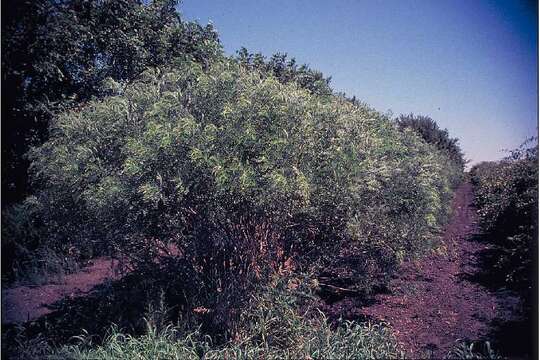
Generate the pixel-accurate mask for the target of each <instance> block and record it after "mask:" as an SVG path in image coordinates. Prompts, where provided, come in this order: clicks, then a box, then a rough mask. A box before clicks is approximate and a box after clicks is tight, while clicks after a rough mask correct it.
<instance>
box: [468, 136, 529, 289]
mask: <svg viewBox="0 0 540 360" xmlns="http://www.w3.org/2000/svg"><path fill="white" fill-rule="evenodd" d="M470 176H471V181H472V183H473V185H474V189H475V202H476V205H477V207H478V214H479V216H480V222H481V226H482V229H483V231H484V232H485V234H486V237H487V238H488V239H490V241H492V242H493V243H494V244H496V245H498V246H499V249H500V250H502V253H501V254H500V256H499V259H498V261H497V264H496V265H497V267H498V268H499V270H500V271H502V273H503V274H504V276H505V281H506V285H507V286H508V287H510V288H512V289H516V290H519V291H525V293H527V292H528V291H530V289H531V287H532V269H533V258H534V253H535V252H534V251H533V250H534V249H535V248H536V246H537V244H536V240H537V237H538V146H537V145H536V146H530V145H529V143H525V144H524V145H523V146H522V147H520V148H519V149H517V150H514V151H512V152H511V154H510V156H508V157H507V158H505V159H504V160H502V161H498V162H484V163H480V164H478V165H476V166H474V167H473V168H472V169H471V171H470ZM526 299H528V296H526Z"/></svg>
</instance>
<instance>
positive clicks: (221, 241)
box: [24, 60, 457, 326]
mask: <svg viewBox="0 0 540 360" xmlns="http://www.w3.org/2000/svg"><path fill="white" fill-rule="evenodd" d="M112 85H114V84H112ZM113 87H114V88H115V89H116V90H115V92H116V95H112V96H110V97H108V98H106V99H104V100H102V101H93V102H90V103H88V104H87V105H85V106H83V107H81V108H80V109H77V110H72V111H67V112H65V113H63V114H61V115H59V116H58V117H57V118H55V120H54V122H53V124H52V126H51V129H50V140H49V141H47V142H46V143H45V144H44V145H42V146H40V147H37V148H35V149H34V150H33V151H32V152H31V154H30V159H31V160H32V166H31V171H32V174H33V179H34V183H35V185H36V187H38V188H40V189H41V190H40V191H39V192H38V193H37V194H36V196H35V197H32V198H29V199H28V200H27V201H26V202H25V205H24V206H26V207H29V208H31V209H33V210H31V214H33V215H32V216H33V217H34V220H33V221H34V222H35V223H40V224H43V225H44V226H42V227H41V229H43V233H42V234H40V237H39V238H40V239H41V240H40V241H42V242H44V243H46V244H47V246H49V247H51V248H54V249H60V250H61V251H62V249H66V248H71V247H73V248H76V249H79V250H80V251H81V252H86V253H92V254H100V253H104V252H108V253H115V254H117V255H118V256H121V257H123V258H129V259H130V263H131V264H132V265H134V266H135V267H137V268H139V269H144V268H148V269H149V268H151V267H152V266H153V263H154V262H155V261H156V259H157V258H158V257H159V256H160V254H161V253H163V252H167V250H170V249H175V251H176V253H177V254H181V256H182V257H183V258H184V259H185V260H186V261H187V262H188V263H189V266H190V267H191V269H192V270H190V271H191V272H192V273H196V274H198V275H197V276H196V278H197V279H198V281H200V284H201V287H202V288H204V289H205V291H206V293H207V294H208V298H209V299H210V298H214V299H215V301H213V302H212V304H213V306H218V304H221V305H219V306H222V305H223V304H228V305H226V307H229V308H235V307H236V306H237V305H238V302H239V301H241V299H243V298H244V297H245V294H247V293H249V291H250V289H251V288H252V287H253V285H254V284H256V283H258V282H262V283H264V282H265V281H266V279H267V278H268V276H269V275H270V274H272V273H274V272H276V271H279V270H280V269H283V268H284V267H287V266H289V267H294V266H296V267H301V268H306V269H311V270H314V271H318V272H319V273H320V274H326V275H329V274H330V275H332V277H335V276H337V277H338V280H336V281H338V282H348V283H350V284H352V285H351V286H353V287H354V288H356V290H357V291H359V292H368V291H371V290H372V289H373V288H374V287H375V286H380V285H382V284H384V283H385V281H386V280H387V279H388V277H389V276H390V275H391V274H392V271H393V270H394V269H395V268H396V266H397V265H398V264H399V263H400V262H401V261H403V260H404V259H406V258H409V257H414V256H417V255H419V254H421V253H422V252H423V251H425V250H426V249H428V248H430V246H431V245H432V242H433V241H434V235H436V233H437V232H438V230H439V229H440V226H441V225H442V224H443V223H444V221H445V218H446V216H447V215H448V210H449V208H448V204H449V199H450V196H451V193H452V190H451V186H452V184H451V179H453V178H454V177H455V176H457V175H456V174H455V171H456V169H455V168H452V167H450V168H448V167H447V157H446V154H444V153H441V152H440V151H438V150H437V149H436V148H435V147H434V146H432V145H430V144H427V143H425V142H424V141H423V140H422V139H420V138H419V137H418V136H417V135H416V134H415V133H414V132H412V131H399V130H397V129H396V128H395V127H394V125H393V123H392V122H391V121H389V120H388V119H387V118H386V117H384V116H383V115H381V114H379V113H377V112H376V111H374V110H372V109H370V108H368V107H366V106H363V105H355V104H352V103H351V102H350V101H347V100H346V99H343V98H340V97H334V96H317V95H313V94H310V93H309V92H308V91H306V90H304V89H302V88H300V87H299V86H298V85H297V84H296V83H295V82H292V83H287V84H282V83H280V82H279V81H277V80H276V79H275V78H274V77H272V76H269V77H265V78H262V79H261V76H260V73H258V72H254V71H251V70H249V69H246V68H245V67H243V66H242V65H239V64H237V63H236V62H234V61H230V60H223V61H221V62H216V63H214V64H212V65H211V66H210V67H209V68H208V69H206V70H203V68H202V66H201V65H198V64H196V63H193V62H182V63H179V64H178V66H176V67H175V68H174V69H171V70H169V71H166V72H162V71H158V70H148V71H147V72H146V73H145V74H144V75H143V76H142V78H141V79H140V80H138V81H136V82H133V83H131V84H128V85H125V86H113ZM83 250H84V251H83ZM287 264H289V265H287ZM219 313H221V312H219ZM224 318H227V316H225V317H224ZM216 326H218V324H216Z"/></svg>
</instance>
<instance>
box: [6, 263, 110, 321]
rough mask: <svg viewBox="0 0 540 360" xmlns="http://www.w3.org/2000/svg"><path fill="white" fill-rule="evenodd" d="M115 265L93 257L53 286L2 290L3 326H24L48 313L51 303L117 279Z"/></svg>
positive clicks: (79, 294) (84, 292) (50, 284)
mask: <svg viewBox="0 0 540 360" xmlns="http://www.w3.org/2000/svg"><path fill="white" fill-rule="evenodd" d="M117 265H118V262H117V261H116V260H112V259H110V258H105V257H102V258H96V259H93V260H92V261H91V262H90V263H89V264H88V266H86V267H85V268H83V269H82V270H81V271H79V272H77V273H74V274H69V275H65V276H63V277H61V278H60V279H59V281H57V282H56V283H49V284H46V285H40V286H18V287H14V288H11V289H2V324H13V323H24V322H27V321H32V320H35V319H37V318H40V317H41V316H43V315H46V314H49V313H51V312H52V311H53V309H52V308H51V305H52V304H54V303H56V302H58V301H60V300H62V299H65V298H71V299H73V298H75V297H79V296H84V295H86V294H88V292H89V291H91V290H92V289H93V288H94V287H95V286H96V285H99V284H102V283H103V282H104V281H106V280H108V279H110V280H114V279H117V278H118V277H119V274H118V272H117V271H116V269H117Z"/></svg>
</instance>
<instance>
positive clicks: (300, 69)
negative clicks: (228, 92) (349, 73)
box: [236, 47, 332, 95]
mask: <svg viewBox="0 0 540 360" xmlns="http://www.w3.org/2000/svg"><path fill="white" fill-rule="evenodd" d="M236 60H237V61H238V62H239V63H240V64H242V66H245V67H246V68H248V69H252V70H256V71H259V72H261V75H262V76H263V77H266V76H268V75H272V76H274V77H275V78H276V79H277V80H278V81H279V82H281V83H282V84H286V83H288V82H292V81H294V82H296V83H297V84H298V85H299V86H300V87H301V88H303V89H306V90H308V91H309V92H310V93H312V94H316V95H331V94H332V89H331V88H330V85H329V84H330V78H329V77H328V78H325V77H324V76H323V74H322V73H321V72H320V71H316V70H313V69H310V68H309V66H307V65H306V64H303V65H300V66H298V65H297V64H296V60H295V59H294V58H291V59H289V60H287V54H281V53H277V54H274V55H272V56H271V57H270V59H268V60H267V59H266V58H265V57H264V56H263V55H262V54H261V53H257V54H252V53H249V52H248V50H247V49H246V48H244V47H243V48H241V49H240V50H239V51H238V52H237V57H236Z"/></svg>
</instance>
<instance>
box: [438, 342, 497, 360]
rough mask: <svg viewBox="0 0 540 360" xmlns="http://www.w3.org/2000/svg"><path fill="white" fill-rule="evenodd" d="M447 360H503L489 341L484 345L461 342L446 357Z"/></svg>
mask: <svg viewBox="0 0 540 360" xmlns="http://www.w3.org/2000/svg"><path fill="white" fill-rule="evenodd" d="M445 358H446V359H479V360H480V359H486V360H487V359H489V360H497V359H502V357H501V356H500V355H498V354H497V353H496V352H495V351H494V350H493V349H492V348H491V344H490V343H489V341H485V342H483V343H474V342H471V343H467V342H460V343H459V344H457V345H456V346H454V348H453V349H452V350H450V352H449V353H448V355H447V356H446V357H445Z"/></svg>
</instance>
